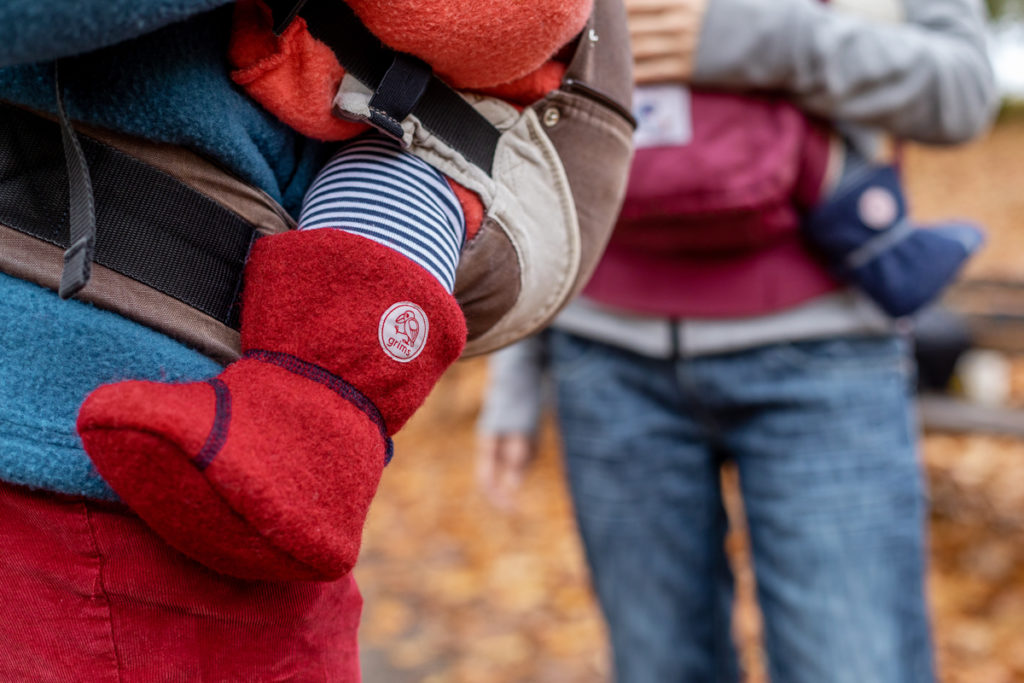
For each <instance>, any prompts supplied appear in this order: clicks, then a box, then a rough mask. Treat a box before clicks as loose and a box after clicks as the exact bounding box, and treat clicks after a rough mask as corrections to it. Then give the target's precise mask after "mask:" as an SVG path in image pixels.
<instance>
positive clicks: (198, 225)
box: [0, 0, 633, 363]
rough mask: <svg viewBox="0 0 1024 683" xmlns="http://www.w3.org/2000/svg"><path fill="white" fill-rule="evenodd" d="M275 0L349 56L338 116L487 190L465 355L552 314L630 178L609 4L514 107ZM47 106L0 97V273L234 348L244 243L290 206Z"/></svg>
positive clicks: (163, 148) (620, 59)
mask: <svg viewBox="0 0 1024 683" xmlns="http://www.w3.org/2000/svg"><path fill="white" fill-rule="evenodd" d="M270 4H271V7H272V9H273V11H274V17H275V22H276V23H277V29H278V30H283V29H284V28H285V27H286V26H287V24H288V22H289V21H291V20H292V19H293V18H294V17H295V16H302V17H303V18H304V19H305V20H306V22H307V24H308V25H309V27H310V31H311V33H313V35H314V37H316V38H317V39H318V40H321V41H322V42H324V43H325V44H327V45H328V46H329V47H330V48H331V49H332V50H334V52H335V53H336V55H337V56H338V59H339V62H341V63H342V64H343V65H344V66H345V68H346V71H347V76H346V78H345V81H344V82H343V84H342V87H341V90H340V92H339V93H338V96H337V98H336V101H335V104H336V112H337V113H338V114H339V115H341V116H347V117H351V118H359V119H362V120H366V121H368V122H370V123H372V124H373V125H374V126H376V127H377V128H379V129H380V130H382V131H383V132H385V133H387V134H389V135H392V136H393V137H396V138H398V139H400V140H401V141H402V144H403V145H405V146H406V147H407V148H408V149H409V150H410V151H411V152H413V153H414V154H416V155H418V156H420V157H422V158H423V159H425V160H426V161H428V162H429V163H431V164H432V165H434V166H435V167H437V168H438V169H439V170H441V171H442V172H443V173H445V174H446V175H448V176H449V177H451V178H452V179H453V180H455V181H456V182H458V183H459V184H461V185H463V186H464V187H466V188H468V189H470V190H472V191H474V192H476V193H477V194H478V195H479V196H480V198H481V200H482V203H483V205H484V209H485V216H484V221H483V224H482V226H481V228H480V230H479V231H478V232H477V234H476V235H475V236H474V237H473V238H472V239H471V240H469V241H468V242H467V244H466V246H465V248H464V251H463V254H462V257H461V260H460V265H459V270H458V273H457V279H456V291H455V294H456V296H457V298H458V300H459V303H460V305H461V306H462V308H463V311H464V313H465V315H466V319H467V324H468V328H469V342H468V345H467V354H477V353H484V352H487V351H490V350H493V349H496V348H498V347H500V346H503V345H505V344H508V343H511V342H513V341H515V340H517V339H519V338H520V337H522V336H525V335H527V334H529V333H530V332H532V331H534V330H536V329H538V328H539V327H541V326H543V325H544V324H546V323H547V322H548V321H549V320H550V319H551V318H552V317H553V316H554V315H555V314H556V313H557V312H558V311H559V310H560V308H561V307H562V306H563V305H564V304H565V303H566V302H568V300H569V299H571V298H572V296H574V295H575V294H576V293H577V292H578V291H579V289H580V288H581V287H582V286H583V284H584V283H585V282H586V280H587V278H588V277H589V275H590V274H591V272H592V271H593V269H594V267H595V266H596V263H597V260H598V258H599V256H600V254H601V252H602V250H603V248H604V246H605V244H606V242H607V239H608V237H609V235H610V234H611V230H612V227H613V225H614V222H615V217H616V214H617V211H618V208H619V205H620V204H621V200H622V196H623V193H624V191H625V181H626V174H627V171H628V166H629V161H630V158H631V154H632V141H631V137H632V128H633V121H632V119H631V117H630V115H629V112H628V102H629V98H630V90H631V86H632V84H631V70H630V65H631V61H630V54H629V49H628V37H627V33H626V26H625V12H624V10H623V8H622V5H621V3H620V2H619V0H597V2H596V3H595V7H594V11H593V13H592V16H591V18H590V20H589V22H588V25H587V27H586V28H585V29H584V31H583V32H582V34H581V35H580V37H579V38H578V39H577V41H576V44H575V45H574V46H573V56H572V58H571V60H570V62H569V66H568V69H567V71H566V75H565V78H564V79H563V82H562V85H561V87H560V88H559V89H558V90H556V91H554V92H552V93H550V94H549V95H548V96H546V97H545V98H543V99H542V100H540V101H538V102H536V103H534V104H533V105H532V106H530V107H527V108H525V109H524V110H522V111H518V110H516V109H514V108H513V107H511V106H509V105H507V104H505V103H504V102H501V101H499V100H496V99H493V98H485V97H482V96H473V95H463V94H460V93H456V92H455V91H454V90H452V89H450V88H449V87H448V86H446V85H445V84H444V83H442V82H441V81H440V80H439V79H438V78H437V77H435V76H433V74H432V73H431V72H430V70H429V67H427V66H426V65H425V64H423V63H422V62H419V61H418V60H416V59H415V58H412V57H409V56H408V55H403V54H400V53H397V52H394V51H392V50H390V49H388V48H386V47H385V46H383V45H382V44H381V43H380V41H379V40H377V39H376V38H375V37H374V36H373V35H372V34H370V33H369V31H367V30H366V29H365V27H363V26H362V24H361V23H359V21H358V19H356V18H355V16H354V15H352V14H351V12H350V10H348V7H347V5H345V4H344V3H342V2H339V1H338V0H309V2H298V3H296V2H275V3H270ZM56 119H57V120H54V119H53V117H47V116H42V115H39V114H37V113H35V112H30V111H27V110H24V109H21V108H18V107H14V106H11V105H6V104H0V178H2V179H3V182H2V183H0V271H3V272H6V273H8V274H11V275H14V276H15V277H19V278H22V279H25V280H29V281H32V282H35V283H37V284H40V285H42V286H45V287H49V288H51V289H60V290H61V291H62V295H64V296H71V295H75V296H77V297H78V298H80V299H82V300H85V301H89V302H91V303H93V304H95V305H96V306H98V307H101V308H104V309H108V310H112V311H114V312H117V313H118V314H120V315H123V316H125V317H127V318H130V319H132V320H135V321H138V322H140V323H143V324H145V325H148V326H150V327H152V328H154V329H157V330H159V331H160V332H163V333H164V334H167V335H169V336H171V337H173V338H175V339H178V340H179V341H182V342H184V343H186V344H188V345H190V346H192V347H193V348H196V349H198V350H200V351H202V352H203V353H205V354H206V355H208V356H210V357H212V358H215V359H217V360H218V361H221V362H224V363H227V362H230V361H231V360H234V359H235V358H236V357H237V355H238V347H239V341H238V332H237V327H238V297H239V293H240V291H241V278H242V270H243V266H244V264H245V260H246V256H247V254H248V252H249V249H250V247H251V245H252V243H253V240H255V239H256V238H257V237H258V236H260V235H266V234H273V233H278V232H283V231H286V230H289V229H292V228H294V227H295V226H294V222H293V221H292V219H291V218H290V217H289V216H288V215H287V213H286V212H285V211H284V210H283V209H282V208H281V207H280V206H278V205H277V203H276V202H274V201H273V200H272V199H271V198H270V197H268V196H267V195H266V194H265V193H263V192H262V191H260V190H258V189H256V188H254V187H252V186H250V185H248V184H246V183H244V182H242V181H240V180H238V179H237V178H235V177H233V176H231V175H230V174H228V173H226V172H225V171H224V170H223V169H221V168H220V167H218V166H216V165H215V164H212V163H210V162H209V161H207V160H205V159H203V158H201V157H199V156H198V155H196V154H193V153H192V152H190V151H188V150H185V149H183V148H180V147H175V146H171V145H165V144H159V143H153V142H150V141H146V140H141V139H138V138H134V137H129V136H125V135H121V134H118V133H114V132H111V131H107V130H102V129H98V128H95V127H92V126H85V125H78V124H75V125H74V126H72V125H71V124H70V123H69V122H68V121H67V120H66V117H64V116H63V115H60V116H58V117H56ZM69 206H70V211H69V210H68V207H69ZM62 273H64V278H65V280H64V283H63V285H62V284H61V277H62ZM79 290H80V291H79Z"/></svg>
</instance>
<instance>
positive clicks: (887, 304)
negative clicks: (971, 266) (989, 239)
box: [804, 163, 985, 317]
mask: <svg viewBox="0 0 1024 683" xmlns="http://www.w3.org/2000/svg"><path fill="white" fill-rule="evenodd" d="M804 231H805V233H806V236H807V238H808V240H809V241H810V243H811V244H812V245H813V246H814V247H816V248H817V249H819V250H820V251H821V253H822V254H823V256H824V257H825V260H826V262H827V263H828V265H829V266H830V267H831V269H832V270H833V272H834V273H835V274H836V275H837V276H838V277H839V278H840V279H841V280H843V281H844V282H849V283H850V284H852V285H854V286H856V287H858V288H859V289H861V290H862V291H863V292H864V293H866V294H867V295H868V296H869V297H871V299H872V300H874V301H875V303H877V304H878V305H879V306H880V307H881V308H882V310H884V311H885V312H886V313H888V314H889V315H891V316H893V317H901V316H905V315H909V314H911V313H913V312H915V311H917V310H919V309H920V308H922V307H923V306H925V305H926V304H928V303H929V302H931V301H932V300H934V299H935V298H936V297H938V296H939V294H941V293H942V290H943V289H945V288H946V287H947V286H948V285H949V284H950V283H951V282H953V280H954V279H956V276H957V274H958V273H959V272H960V269H961V268H962V267H963V265H964V263H965V262H966V261H967V259H968V258H970V256H971V255H972V254H973V253H974V252H976V251H977V250H978V248H979V247H981V245H982V243H983V242H984V240H985V238H984V234H983V233H982V231H981V230H980V229H979V228H977V227H976V226H974V225H971V224H969V223H959V222H949V223H941V224H938V225H934V226H927V227H922V226H917V225H914V224H913V223H911V222H910V220H909V219H908V218H907V205H906V199H905V198H904V196H903V191H902V188H901V186H900V178H899V173H898V172H897V170H896V168H895V167H894V166H890V165H885V166H877V165H870V164H867V163H860V164H856V163H854V164H848V165H847V167H846V169H845V170H844V173H843V177H842V178H841V179H840V181H839V185H838V187H837V188H836V190H835V192H833V193H832V195H831V196H829V197H827V198H825V200H824V201H823V202H822V203H821V204H820V205H819V206H817V207H816V208H815V209H814V210H813V211H812V212H811V213H810V214H809V215H808V216H807V217H806V219H805V221H804Z"/></svg>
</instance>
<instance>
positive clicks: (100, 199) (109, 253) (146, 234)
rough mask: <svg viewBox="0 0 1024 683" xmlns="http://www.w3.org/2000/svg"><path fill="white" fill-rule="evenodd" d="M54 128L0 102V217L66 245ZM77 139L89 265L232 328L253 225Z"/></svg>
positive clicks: (64, 191)
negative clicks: (84, 181) (87, 206)
mask: <svg viewBox="0 0 1024 683" xmlns="http://www.w3.org/2000/svg"><path fill="white" fill-rule="evenodd" d="M60 128H61V126H60V124H58V123H56V122H53V121H50V120H48V119H45V118H43V117H41V116H38V115H36V114H33V113H31V112H28V111H25V110H23V109H19V108H17V107H13V106H11V105H8V104H3V103H0V225H3V226H6V227H9V228H13V229H15V230H18V231H20V232H23V233H26V234H29V235H32V236H33V237H36V238H38V239H40V240H44V241H46V242H49V243H50V244H55V245H58V246H60V247H62V248H65V249H66V248H68V247H69V244H70V242H69V238H68V229H69V224H70V222H71V220H72V219H71V217H70V216H69V211H68V206H69V199H70V192H69V185H73V182H72V183H70V184H69V182H68V165H67V163H66V160H65V150H64V147H65V146H64V145H63V144H62V138H61V133H60ZM76 137H77V139H78V141H79V142H80V144H81V146H80V149H81V154H82V159H84V161H85V162H86V163H87V164H88V168H89V171H90V173H91V176H92V188H93V191H94V193H95V207H96V235H97V236H96V242H95V244H96V247H95V261H96V263H98V264H100V265H103V266H105V267H107V268H110V269H111V270H115V271H117V272H119V273H121V274H122V275H125V276H127V277H129V278H132V279H134V280H138V281H139V282H142V283H143V284H146V285H148V286H149V287H152V288H153V289H156V290H158V291H160V292H163V293H164V294H167V295H169V296H172V297H174V298H175V299H178V300H179V301H182V302H184V303H186V304H188V305H189V306H192V307H193V308H196V309H198V310H200V311H202V312H204V313H206V314H207V315H209V316H211V317H213V318H215V319H217V320H219V321H220V322H222V323H225V324H227V325H230V326H231V327H235V328H237V327H238V324H237V322H238V320H237V316H238V310H237V308H238V307H237V306H235V301H236V298H237V295H238V292H239V290H240V286H241V282H242V269H243V266H244V265H245V259H246V256H247V254H248V251H249V246H250V244H251V242H252V239H253V236H254V234H255V231H254V228H253V226H252V225H250V224H249V223H248V222H247V221H245V220H243V219H242V218H241V217H239V216H238V215H237V214H235V213H233V212H232V211H230V210H228V209H226V208H224V207H223V206H221V205H220V204H218V203H216V202H215V201H213V200H212V199H210V198H208V197H206V196H204V195H202V194H200V193H199V192H196V191H195V190H193V189H192V188H191V187H189V186H187V185H185V184H183V183H181V182H180V181H178V180H177V179H175V178H173V177H172V176H170V175H168V174H166V173H164V172H163V171H160V170H159V169H156V168H154V167H152V166H149V165H148V164H145V163H143V162H142V161H139V160H138V159H136V158H135V157H132V156H130V155H128V154H125V153H124V152H121V151H120V150H117V149H115V148H113V147H110V146H109V145H107V144H104V143H102V142H99V141H97V140H94V139H92V138H90V137H88V136H85V135H81V134H79V135H77V136H76ZM71 191H74V190H71Z"/></svg>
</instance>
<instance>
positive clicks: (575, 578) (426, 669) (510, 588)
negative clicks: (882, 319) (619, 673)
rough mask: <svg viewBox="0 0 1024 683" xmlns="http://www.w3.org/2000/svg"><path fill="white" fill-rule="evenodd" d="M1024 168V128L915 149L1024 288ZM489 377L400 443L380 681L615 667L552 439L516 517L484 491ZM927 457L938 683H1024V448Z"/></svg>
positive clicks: (573, 674) (947, 445) (370, 604)
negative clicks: (479, 425)
mask: <svg viewBox="0 0 1024 683" xmlns="http://www.w3.org/2000/svg"><path fill="white" fill-rule="evenodd" d="M1022 156H1024V119H1015V120H1008V121H1004V122H1002V123H1001V124H1000V125H999V127H998V128H997V129H996V130H995V131H994V132H993V133H992V134H991V135H990V136H989V137H987V138H986V139H985V140H982V141H981V142H979V143H975V144H973V145H971V146H968V147H963V148H957V149H949V150H945V149H942V150H933V149H930V150H924V149H917V148H911V149H908V150H907V154H906V162H905V163H906V168H907V178H908V184H909V194H910V197H911V202H912V208H913V212H914V214H915V216H917V217H919V218H921V219H928V220H930V219H937V218H941V217H950V216H954V215H955V216H960V217H967V218H971V219H974V220H977V221H979V222H981V223H983V224H985V225H986V226H987V227H988V229H989V247H988V249H987V250H986V251H985V252H984V253H983V254H981V255H980V256H979V257H978V258H977V259H976V260H975V262H974V263H973V264H972V265H971V267H970V269H969V271H968V276H971V277H1008V278H1016V279H1019V280H1024V160H1022ZM1014 367H1015V370H1014V378H1013V387H1014V390H1013V401H1014V402H1015V403H1016V404H1017V405H1019V406H1021V407H1024V359H1015V366H1014ZM484 381H485V376H484V368H483V364H482V363H481V362H480V361H478V360H475V361H466V362H463V363H460V364H458V365H456V366H455V367H454V368H453V369H452V370H451V371H450V372H449V374H448V375H447V376H446V378H445V380H444V381H443V382H442V383H441V385H440V386H439V387H438V388H437V390H436V391H435V392H434V394H433V395H432V397H431V399H430V400H429V401H428V403H427V405H426V406H425V407H424V409H423V410H422V411H421V412H420V413H419V414H418V415H417V416H416V418H415V419H414V420H413V421H412V422H411V423H410V424H409V425H408V426H407V427H406V428H405V430H404V431H403V432H402V433H401V434H400V435H399V437H398V439H397V440H396V441H397V444H396V453H397V456H396V458H395V461H394V463H393V464H392V465H391V466H390V467H389V468H388V470H387V472H386V473H385V477H384V481H383V484H382V486H381V490H380V493H379V494H378V496H377V499H376V500H375V502H374V504H373V508H372V510H371V512H370V519H369V521H368V524H367V528H366V535H365V541H364V548H363V554H362V558H361V560H360V564H359V567H358V568H357V571H356V573H357V576H358V578H359V581H360V585H361V587H362V589H363V594H364V596H365V598H366V609H365V615H364V620H363V628H362V641H363V644H364V648H365V655H364V666H365V669H366V670H365V679H366V681H367V683H406V682H410V683H412V682H416V683H419V682H421V681H422V682H424V683H463V682H465V683H596V682H599V681H602V680H604V677H605V675H606V673H607V669H608V666H607V662H606V656H607V655H606V645H605V642H604V632H603V628H602V625H601V622H600V619H599V616H598V614H597V609H596V607H595V605H594V601H593V599H592V597H591V595H590V592H589V587H588V584H587V574H586V568H585V565H584V563H583V559H582V556H581V551H580V548H579V544H578V542H577V540H576V534H575V528H574V524H573V520H572V510H571V507H570V504H569V501H568V499H567V496H566V493H565V489H564V486H563V481H562V474H561V469H560V463H559V458H558V448H557V441H556V439H555V437H554V435H553V434H552V433H551V430H550V429H549V430H548V431H547V433H546V434H545V437H544V443H543V449H542V455H541V458H540V461H539V462H538V463H537V466H536V467H535V468H534V470H533V472H532V473H531V474H530V478H529V479H528V480H527V485H526V490H525V491H524V493H523V495H522V497H521V501H520V503H521V505H520V507H521V509H520V511H519V514H517V515H514V516H507V515H503V514H501V513H498V512H496V511H494V510H492V509H491V508H489V507H488V506H487V504H486V503H485V502H484V501H483V500H482V499H481V497H480V496H479V495H478V494H477V493H476V492H475V490H474V486H473V478H472V477H473V473H472V454H473V446H474V420H475V417H476V412H477V409H478V403H479V395H480V392H481V390H482V387H483V384H484ZM923 450H924V452H923V456H924V458H925V462H926V464H927V468H928V472H929V476H930V479H931V484H932V497H933V502H934V513H933V519H932V569H933V575H932V579H931V583H930V587H931V601H932V604H933V607H934V611H935V628H936V640H937V645H938V657H939V665H940V669H941V672H942V680H943V681H945V682H946V683H1004V682H1012V681H1022V682H1024V442H1019V441H1014V440H1009V439H1001V438H994V437H988V436H981V435H971V436H948V435H938V434H932V435H928V436H927V438H926V439H925V443H924V449H923ZM727 479H728V477H727ZM731 507H732V508H733V509H732V510H731V511H730V512H731V513H737V509H736V508H737V507H738V505H737V504H736V501H735V500H733V501H732V505H731ZM729 545H730V549H731V551H732V555H733V557H734V558H735V561H736V564H737V576H738V579H739V583H740V601H739V605H738V607H737V634H738V637H739V640H740V642H741V643H742V657H743V661H744V663H745V666H746V669H747V671H748V680H749V681H751V682H755V681H758V682H759V681H765V680H766V678H765V676H764V667H763V661H762V656H761V651H760V648H759V646H758V644H757V634H758V630H759V628H760V625H759V621H758V615H757V612H756V608H754V606H753V604H752V600H751V595H752V590H753V589H752V581H753V579H752V575H751V572H750V570H749V566H748V565H747V563H746V554H745V548H744V540H743V536H742V533H734V535H733V536H732V537H731V538H730V540H729ZM865 683H870V682H865Z"/></svg>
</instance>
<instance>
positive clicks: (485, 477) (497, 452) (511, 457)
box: [476, 433, 537, 511]
mask: <svg viewBox="0 0 1024 683" xmlns="http://www.w3.org/2000/svg"><path fill="white" fill-rule="evenodd" d="M536 454H537V443H536V438H535V437H534V436H533V435H532V434H517V433H513V434H482V435H480V437H479V439H478V442H477V450H476V481H477V486H478V487H479V489H480V492H481V493H482V494H483V495H484V497H485V498H486V499H487V500H488V501H489V502H490V503H491V504H492V505H494V506H495V507H497V508H498V509H501V510H505V511H509V510H512V509H514V508H515V505H516V498H517V494H518V493H519V489H520V488H521V487H522V484H523V478H524V477H525V475H526V468H527V467H528V466H529V465H530V463H531V462H533V459H534V457H535V456H536Z"/></svg>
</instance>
